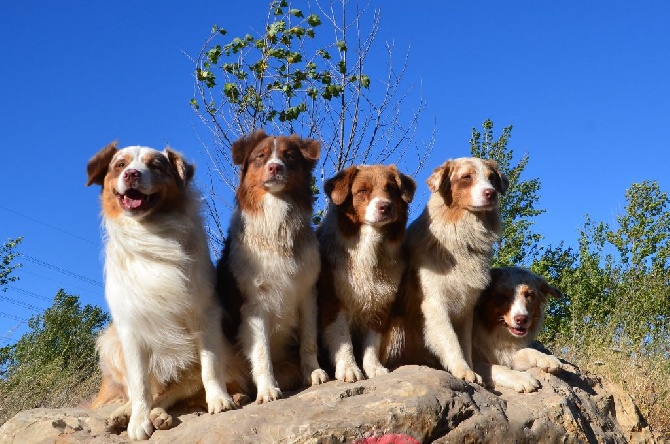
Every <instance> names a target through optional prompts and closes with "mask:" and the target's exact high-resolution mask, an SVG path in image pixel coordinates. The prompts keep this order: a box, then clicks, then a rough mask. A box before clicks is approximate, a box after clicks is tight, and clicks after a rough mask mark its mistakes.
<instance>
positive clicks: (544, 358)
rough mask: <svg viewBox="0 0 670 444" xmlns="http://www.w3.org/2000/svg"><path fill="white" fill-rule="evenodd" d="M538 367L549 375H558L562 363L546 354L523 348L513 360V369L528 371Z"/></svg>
mask: <svg viewBox="0 0 670 444" xmlns="http://www.w3.org/2000/svg"><path fill="white" fill-rule="evenodd" d="M531 367H537V368H540V369H542V370H544V371H545V372H547V373H556V372H558V371H559V370H560V369H561V361H559V360H558V358H557V357H556V356H553V355H547V354H544V353H542V352H540V351H538V350H535V349H534V348H522V349H521V350H519V351H517V352H516V353H515V354H514V356H513V358H512V368H514V369H515V370H527V369H529V368H531Z"/></svg>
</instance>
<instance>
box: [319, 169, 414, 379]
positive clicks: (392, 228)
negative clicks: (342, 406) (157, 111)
mask: <svg viewBox="0 0 670 444" xmlns="http://www.w3.org/2000/svg"><path fill="white" fill-rule="evenodd" d="M324 188H325V191H326V193H327V194H328V195H329V196H330V199H331V203H332V204H331V205H330V207H329V209H328V213H327V214H326V217H325V218H324V221H323V223H322V225H321V226H320V227H319V229H318V230H317V235H318V237H319V243H320V251H321V261H322V271H321V275H320V278H319V284H318V287H319V293H318V294H319V299H318V301H319V303H318V305H319V321H320V327H319V331H320V332H321V335H322V343H323V344H324V345H325V348H326V349H327V351H328V354H329V356H330V359H329V361H330V362H331V363H332V364H333V365H334V366H335V375H336V377H337V379H341V380H345V381H349V382H353V381H356V380H359V379H361V378H362V373H361V372H360V369H359V368H358V367H357V364H356V362H355V361H356V358H355V357H354V351H353V348H360V349H361V351H360V352H357V353H355V354H356V355H357V358H358V360H359V361H360V362H362V365H363V368H364V370H365V373H366V374H367V376H368V377H372V376H375V375H376V374H378V373H383V372H385V371H386V369H384V368H383V367H382V365H381V364H380V363H379V358H378V355H379V340H380V339H379V338H380V336H381V333H382V331H383V330H384V328H385V327H386V324H387V321H388V316H389V313H390V310H391V306H392V304H393V300H394V298H395V295H396V293H397V289H398V284H399V283H400V279H401V276H402V272H403V270H404V267H405V261H404V258H403V256H402V251H401V242H402V239H403V237H404V233H405V225H406V223H407V214H408V206H409V203H410V202H411V201H412V198H413V197H414V191H415V190H416V185H415V183H414V180H412V179H411V178H410V177H408V176H406V175H404V174H402V173H400V172H399V171H398V169H397V168H396V167H395V166H394V165H391V166H382V165H373V166H352V167H349V168H347V169H345V170H343V171H341V172H339V173H338V174H337V175H336V176H335V177H333V178H331V179H329V180H328V181H327V182H326V184H325V187H324ZM352 334H353V343H352V336H351V335H352Z"/></svg>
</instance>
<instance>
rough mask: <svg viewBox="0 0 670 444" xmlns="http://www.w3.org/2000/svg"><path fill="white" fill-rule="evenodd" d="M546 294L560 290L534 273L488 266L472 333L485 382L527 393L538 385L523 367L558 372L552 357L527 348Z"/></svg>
mask: <svg viewBox="0 0 670 444" xmlns="http://www.w3.org/2000/svg"><path fill="white" fill-rule="evenodd" d="M547 296H553V297H556V298H560V297H562V294H561V292H560V291H558V290H557V289H556V288H554V287H552V286H551V285H549V284H548V283H547V281H546V280H544V278H542V277H540V276H538V275H536V274H535V273H532V272H530V271H528V270H525V269H523V268H518V267H507V268H494V269H492V270H491V283H490V284H489V286H488V287H487V288H486V290H484V292H483V293H482V295H481V298H480V300H479V302H478V304H477V307H476V309H475V320H474V333H473V360H474V365H475V369H476V370H477V372H478V373H479V374H480V375H482V377H483V378H484V381H485V382H486V383H487V385H489V386H494V387H508V388H511V389H514V390H516V391H517V392H532V391H534V390H536V389H537V388H538V387H539V386H540V383H539V382H538V380H537V379H535V377H534V376H533V375H531V374H530V373H527V372H525V371H524V370H527V369H529V368H531V367H538V368H540V369H542V370H544V371H545V372H548V373H556V372H557V371H559V369H560V368H561V362H560V361H559V360H558V359H557V358H556V357H555V356H552V355H547V354H544V353H542V352H540V351H538V350H535V349H534V348H530V345H531V343H532V342H533V341H534V340H535V338H536V337H537V335H538V333H539V332H540V329H541V328H542V324H543V321H544V308H545V306H546V304H547Z"/></svg>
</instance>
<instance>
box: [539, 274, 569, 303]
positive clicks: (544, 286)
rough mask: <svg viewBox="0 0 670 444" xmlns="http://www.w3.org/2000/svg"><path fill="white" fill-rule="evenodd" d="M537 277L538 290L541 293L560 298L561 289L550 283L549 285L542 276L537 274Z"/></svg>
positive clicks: (561, 295)
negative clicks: (538, 282)
mask: <svg viewBox="0 0 670 444" xmlns="http://www.w3.org/2000/svg"><path fill="white" fill-rule="evenodd" d="M538 278H539V281H540V291H541V292H542V293H544V294H546V295H549V296H553V297H555V298H557V299H560V298H562V297H563V293H561V291H560V290H559V289H558V288H556V287H554V286H552V285H549V283H548V282H547V281H546V280H545V279H544V278H543V277H541V276H538Z"/></svg>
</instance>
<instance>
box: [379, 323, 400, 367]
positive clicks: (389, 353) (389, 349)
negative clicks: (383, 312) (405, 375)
mask: <svg viewBox="0 0 670 444" xmlns="http://www.w3.org/2000/svg"><path fill="white" fill-rule="evenodd" d="M405 329H406V326H405V323H404V322H403V319H402V318H401V317H400V316H392V317H391V319H389V323H388V326H387V328H386V331H385V332H384V335H383V336H382V343H381V347H380V358H381V363H382V365H384V366H385V367H388V368H395V367H397V366H398V365H401V362H402V360H403V355H404V353H403V352H404V350H405V342H406V336H407V332H406V331H405Z"/></svg>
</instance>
